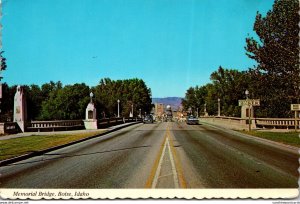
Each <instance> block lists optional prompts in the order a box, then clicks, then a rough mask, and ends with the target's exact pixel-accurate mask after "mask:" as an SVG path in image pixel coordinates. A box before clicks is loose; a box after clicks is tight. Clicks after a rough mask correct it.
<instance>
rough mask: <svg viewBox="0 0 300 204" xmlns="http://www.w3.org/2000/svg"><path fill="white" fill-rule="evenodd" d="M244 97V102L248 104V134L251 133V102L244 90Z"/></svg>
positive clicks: (247, 92)
mask: <svg viewBox="0 0 300 204" xmlns="http://www.w3.org/2000/svg"><path fill="white" fill-rule="evenodd" d="M245 95H246V101H247V104H248V116H249V119H248V120H249V121H248V123H249V132H250V131H251V100H250V99H249V91H248V90H247V89H246V91H245Z"/></svg>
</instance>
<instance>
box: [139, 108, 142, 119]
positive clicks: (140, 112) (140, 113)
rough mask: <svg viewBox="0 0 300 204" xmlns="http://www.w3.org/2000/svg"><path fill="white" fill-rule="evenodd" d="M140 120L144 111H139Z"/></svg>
mask: <svg viewBox="0 0 300 204" xmlns="http://www.w3.org/2000/svg"><path fill="white" fill-rule="evenodd" d="M139 115H140V118H141V117H142V109H139Z"/></svg>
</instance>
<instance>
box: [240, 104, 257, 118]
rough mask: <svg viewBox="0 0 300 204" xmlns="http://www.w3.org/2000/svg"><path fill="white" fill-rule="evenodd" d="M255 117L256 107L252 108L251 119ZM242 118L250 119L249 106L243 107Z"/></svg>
mask: <svg viewBox="0 0 300 204" xmlns="http://www.w3.org/2000/svg"><path fill="white" fill-rule="evenodd" d="M253 117H254V107H253V106H252V107H251V118H253ZM241 118H249V106H248V105H242V106H241Z"/></svg>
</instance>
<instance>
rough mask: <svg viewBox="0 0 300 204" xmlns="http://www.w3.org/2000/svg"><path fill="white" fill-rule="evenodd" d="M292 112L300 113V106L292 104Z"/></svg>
mask: <svg viewBox="0 0 300 204" xmlns="http://www.w3.org/2000/svg"><path fill="white" fill-rule="evenodd" d="M291 110H292V111H300V104H291Z"/></svg>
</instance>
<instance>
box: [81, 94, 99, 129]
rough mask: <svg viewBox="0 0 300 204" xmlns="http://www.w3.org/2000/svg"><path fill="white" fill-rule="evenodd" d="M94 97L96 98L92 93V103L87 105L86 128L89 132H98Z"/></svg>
mask: <svg viewBox="0 0 300 204" xmlns="http://www.w3.org/2000/svg"><path fill="white" fill-rule="evenodd" d="M93 96H94V94H93V93H92V92H91V93H90V98H91V101H90V103H89V104H88V105H87V107H86V110H85V120H84V127H85V129H87V130H96V129H98V124H97V114H96V108H95V105H94V103H93Z"/></svg>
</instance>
